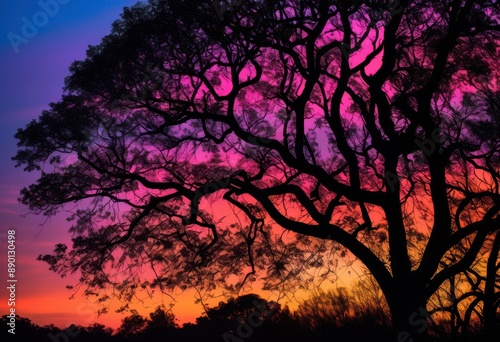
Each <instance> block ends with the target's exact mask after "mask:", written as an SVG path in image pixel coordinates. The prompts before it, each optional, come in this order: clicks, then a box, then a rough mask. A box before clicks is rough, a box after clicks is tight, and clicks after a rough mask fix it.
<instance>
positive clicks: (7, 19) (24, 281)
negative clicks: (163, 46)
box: [0, 0, 137, 326]
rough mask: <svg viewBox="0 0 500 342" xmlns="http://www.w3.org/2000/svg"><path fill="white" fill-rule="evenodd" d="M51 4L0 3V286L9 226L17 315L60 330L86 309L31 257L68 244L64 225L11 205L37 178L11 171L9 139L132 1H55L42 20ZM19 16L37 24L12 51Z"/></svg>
mask: <svg viewBox="0 0 500 342" xmlns="http://www.w3.org/2000/svg"><path fill="white" fill-rule="evenodd" d="M54 1H55V0H42V1H40V2H39V1H36V0H31V1H27V0H4V1H2V2H0V36H1V37H0V56H1V58H0V62H1V64H0V104H1V107H0V108H1V120H2V122H1V125H0V139H1V140H0V146H1V148H0V161H1V165H2V167H1V168H0V222H1V224H0V240H1V241H0V255H2V256H5V257H2V258H0V274H1V275H2V276H1V277H0V281H1V282H2V283H5V282H6V278H7V275H6V273H7V267H6V261H7V260H6V259H7V253H6V251H7V244H6V240H5V233H6V231H7V230H9V229H15V230H16V231H17V244H16V247H17V249H16V250H17V279H18V289H17V303H16V307H17V311H16V313H17V314H19V315H21V316H22V317H28V318H30V319H32V320H33V321H34V322H35V323H38V324H42V325H43V324H47V323H56V325H59V324H60V325H63V326H65V325H66V324H67V323H68V322H69V321H71V320H74V321H75V322H77V323H81V324H83V325H87V324H86V323H87V321H90V320H91V319H90V317H91V316H92V314H91V313H90V312H91V311H90V310H89V308H88V307H87V308H85V307H84V306H81V302H82V300H80V302H79V303H74V302H70V301H69V300H67V297H68V296H69V295H70V292H69V291H67V290H66V289H65V285H66V284H67V283H68V282H67V280H61V279H60V278H59V277H58V276H57V275H56V274H54V273H52V272H49V271H48V265H47V264H45V263H42V262H39V261H36V260H35V259H36V257H37V256H38V255H39V254H45V253H50V252H51V251H52V250H53V248H54V244H55V243H56V242H60V241H68V240H69V236H68V233H67V227H68V223H67V222H66V221H65V215H64V214H63V215H59V216H58V217H55V218H53V219H51V220H49V221H47V222H46V223H45V224H44V225H43V226H41V224H42V223H43V222H44V221H45V219H46V218H45V217H37V216H34V215H27V216H26V215H25V214H28V209H27V208H26V207H24V206H23V205H21V204H18V203H17V198H18V197H19V190H20V189H21V188H22V187H24V186H26V185H28V184H30V183H31V182H33V181H34V180H35V179H36V176H37V175H36V174H28V173H26V172H23V171H22V169H20V168H15V167H14V162H13V161H11V157H12V156H14V155H15V153H16V141H15V139H14V134H15V132H16V131H17V129H18V128H21V127H25V126H26V124H28V123H29V122H30V121H31V120H33V119H35V118H37V117H38V116H39V115H40V113H41V111H42V110H43V109H47V108H48V104H49V103H50V102H55V101H57V100H59V99H60V97H61V93H62V87H63V84H64V78H65V77H66V76H67V75H68V68H69V66H70V64H71V63H72V62H73V61H75V60H81V59H83V58H84V57H85V51H86V49H87V47H88V45H95V44H98V43H99V42H100V40H101V38H102V37H104V36H105V35H106V34H108V33H109V32H110V30H111V23H112V22H113V21H114V20H116V19H118V18H119V14H120V13H121V12H122V9H123V7H124V6H131V5H133V4H135V3H136V2H137V1H136V0H86V1H82V0H69V1H68V0H59V2H60V3H61V4H59V6H58V7H59V8H57V7H55V6H51V8H52V11H53V13H52V14H53V16H46V15H45V17H44V14H41V12H40V11H42V7H41V5H40V3H50V2H54ZM49 10H50V9H49ZM42 13H43V12H42ZM23 17H25V18H26V19H27V20H29V21H30V22H33V20H38V24H39V25H40V27H39V29H38V32H37V33H36V34H34V35H33V37H31V38H29V39H27V43H21V44H19V45H18V46H17V49H18V51H17V53H16V51H15V49H14V47H13V44H12V43H11V41H10V39H9V37H14V35H18V36H19V37H22V35H23V31H22V30H23V25H25V24H24V22H23ZM45 19H47V20H46V23H44V22H43V20H45ZM40 20H42V21H40ZM11 33H12V34H11ZM28 33H29V32H28ZM13 34H14V35H13ZM79 305H80V306H79ZM7 313H8V309H7V291H6V289H5V286H1V290H0V315H2V316H3V315H5V314H7ZM73 318H74V319H73Z"/></svg>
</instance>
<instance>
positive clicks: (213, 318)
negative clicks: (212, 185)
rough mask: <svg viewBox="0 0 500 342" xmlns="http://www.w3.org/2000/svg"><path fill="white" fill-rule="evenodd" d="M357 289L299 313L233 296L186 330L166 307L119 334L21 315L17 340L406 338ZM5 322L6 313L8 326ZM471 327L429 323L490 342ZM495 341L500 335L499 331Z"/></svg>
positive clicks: (326, 295)
mask: <svg viewBox="0 0 500 342" xmlns="http://www.w3.org/2000/svg"><path fill="white" fill-rule="evenodd" d="M358 285H360V286H357V287H353V288H352V289H349V290H348V289H346V288H342V287H340V288H336V289H331V290H328V291H324V290H315V291H313V294H312V296H311V297H310V298H309V299H308V300H305V301H304V302H302V304H301V305H300V306H299V307H298V309H297V310H295V311H294V312H291V311H290V309H289V308H288V307H283V308H282V307H281V305H280V304H279V303H276V302H273V301H266V300H264V299H262V298H261V297H259V296H258V295H255V294H249V295H244V296H241V297H238V298H231V299H229V300H228V301H226V302H220V303H219V304H218V305H217V306H216V307H212V308H208V309H207V310H206V312H205V313H204V314H203V315H202V316H200V317H198V318H196V322H195V323H185V324H183V325H182V327H180V326H179V325H178V323H176V318H175V315H174V314H173V313H171V312H169V311H168V310H166V309H165V308H164V307H157V308H156V310H155V311H154V312H151V313H150V314H149V317H147V318H146V317H143V316H141V315H140V314H139V313H138V312H137V311H134V310H131V313H130V315H129V316H127V317H125V318H124V319H123V320H122V323H121V325H120V327H118V329H116V330H113V329H111V328H108V327H106V326H104V325H102V324H99V323H93V324H91V325H89V326H88V327H82V326H75V325H72V326H69V327H67V328H65V329H61V328H58V327H55V326H54V325H53V324H51V325H46V326H43V327H41V326H38V325H36V324H34V323H32V322H31V320H30V319H28V318H23V317H17V322H16V335H17V336H16V337H17V338H24V337H26V338H29V340H30V341H51V342H54V341H56V342H80V341H82V342H83V341H85V342H87V341H92V342H107V341H126V342H135V341H171V342H191V341H206V342H219V341H224V342H253V341H255V342H257V341H259V342H266V341H273V342H275V341H279V340H281V341H287V340H290V341H291V340H299V341H315V342H316V341H318V342H323V341H366V340H370V341H379V340H382V341H390V340H397V338H398V335H399V336H406V335H404V334H402V333H401V332H397V331H395V330H393V328H392V327H391V320H390V315H389V312H388V308H387V305H386V304H384V301H383V299H382V300H377V297H378V296H381V295H382V294H381V293H380V291H379V290H376V288H374V287H370V286H369V283H368V282H360V284H358ZM499 318H500V316H498V315H497V321H499ZM6 322H7V316H6V315H4V316H3V317H2V326H3V327H5V326H6ZM469 325H470V327H471V328H470V329H469V330H467V331H465V332H463V333H462V334H458V335H457V334H456V333H454V327H453V326H451V327H450V322H449V321H446V320H434V319H429V320H428V321H427V322H426V323H425V324H424V327H425V329H428V333H429V334H430V336H432V338H433V340H435V341H483V340H486V336H485V335H484V334H483V332H482V331H483V329H482V324H481V322H480V321H477V322H471V323H469ZM403 333H404V332H403ZM6 335H10V334H8V333H7V329H2V336H3V337H2V340H5V339H4V337H5V336H6ZM10 337H12V336H10ZM496 337H497V338H498V337H500V334H499V332H498V331H497V335H496Z"/></svg>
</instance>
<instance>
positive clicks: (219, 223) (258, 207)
mask: <svg viewBox="0 0 500 342" xmlns="http://www.w3.org/2000/svg"><path fill="white" fill-rule="evenodd" d="M215 3H216V4H219V2H215ZM221 3H224V4H226V1H221ZM229 3H230V4H231V6H222V7H221V6H214V2H213V1H209V0H193V1H166V0H151V1H149V3H139V4H137V5H135V6H133V7H131V8H126V9H125V10H124V12H123V14H122V19H121V20H118V21H116V22H115V23H114V24H113V28H112V33H111V34H110V35H108V36H106V37H105V38H104V39H103V40H102V42H101V44H99V45H97V46H91V47H89V49H88V51H87V58H86V59H85V60H84V61H77V62H75V63H73V65H72V66H71V69H70V70H71V75H70V76H69V77H68V78H67V79H66V86H65V92H64V94H63V96H62V99H61V100H60V101H59V102H57V103H54V104H51V107H50V109H49V110H47V111H44V112H43V113H42V115H41V116H40V118H39V119H38V120H36V121H33V122H31V123H30V124H29V125H28V126H27V127H26V128H24V129H21V130H19V131H18V133H17V134H16V137H17V139H18V140H19V151H18V153H17V155H16V156H15V157H14V159H15V160H16V161H17V162H18V165H19V166H21V165H22V166H24V169H25V170H27V171H34V170H37V171H41V176H40V178H39V180H38V181H37V183H36V184H33V185H31V186H29V187H28V188H26V189H23V190H22V193H21V195H22V197H21V201H22V203H25V204H27V205H29V207H30V208H31V209H32V210H33V211H34V212H36V213H44V214H46V215H53V214H55V213H56V212H58V211H59V210H61V209H62V208H63V207H64V206H65V207H66V208H70V204H71V203H74V202H77V203H79V204H80V205H79V206H78V207H76V209H74V213H73V214H72V216H71V217H70V219H72V220H73V222H74V224H73V226H72V227H71V229H70V231H71V233H73V234H74V237H73V246H72V248H68V247H67V246H65V245H58V246H57V248H56V251H55V253H54V254H53V255H45V256H40V259H41V260H44V261H46V262H48V263H49V264H50V268H51V269H52V270H54V271H56V272H58V273H60V274H62V275H64V274H66V273H67V272H74V271H80V272H81V273H82V278H81V279H82V283H84V284H85V285H86V286H88V289H87V291H88V292H89V293H93V292H96V291H98V292H99V293H103V289H105V288H107V287H108V286H113V287H115V288H116V289H118V290H119V291H118V292H119V293H120V295H121V296H122V297H121V298H122V300H123V301H124V302H127V301H128V300H130V299H131V298H132V296H133V293H134V291H136V290H137V289H138V288H141V286H142V287H149V288H153V289H161V290H168V289H172V288H175V287H180V288H182V289H185V288H190V287H198V288H202V289H203V290H204V291H211V290H213V289H215V288H216V287H223V286H224V287H225V288H226V289H227V290H231V291H237V290H238V289H240V288H241V286H242V285H243V284H244V283H251V282H253V281H256V280H260V281H262V282H263V283H264V286H265V288H266V289H271V290H281V291H292V290H293V289H295V288H299V287H301V286H302V287H303V288H307V287H309V286H311V282H313V281H315V280H318V279H319V280H322V279H325V278H329V277H335V266H336V262H337V260H339V259H342V258H349V257H350V256H353V257H355V258H357V259H359V260H360V261H361V262H362V263H363V264H364V265H365V266H366V267H367V268H368V269H369V270H370V272H371V273H372V274H373V276H374V277H375V279H376V280H377V282H378V284H379V285H380V288H381V290H382V292H383V293H384V296H385V298H386V300H387V303H388V307H389V309H390V312H391V315H392V319H393V324H394V325H395V326H396V327H397V328H398V329H399V330H405V331H409V332H411V333H412V334H415V335H418V332H416V331H415V328H414V327H412V326H411V324H409V322H408V319H409V317H410V316H411V314H412V313H414V312H418V310H419V308H420V307H425V306H426V302H427V300H428V299H429V298H430V297H431V296H432V295H433V294H434V293H435V292H436V291H437V290H438V289H439V288H440V287H441V286H442V285H443V283H444V282H445V281H446V280H447V279H449V278H450V277H452V276H453V275H456V274H458V273H460V272H464V271H465V270H466V269H467V268H468V267H469V266H470V265H471V264H472V263H473V262H474V260H475V259H476V256H477V255H478V253H479V251H480V250H481V249H482V248H483V246H484V243H485V240H486V239H487V238H488V237H489V236H491V234H492V233H493V232H494V231H496V230H498V227H499V223H500V217H499V215H498V213H499V208H500V196H499V178H500V177H499V172H498V170H499V157H500V154H499V146H500V144H499V139H498V128H499V111H498V72H499V70H500V68H499V60H500V59H499V58H498V39H499V29H500V22H499V20H500V19H499V15H500V10H499V8H498V4H496V2H495V1H484V0H482V1H471V0H445V1H432V0H421V1H403V0H402V1H400V2H394V1H349V2H347V1H336V0H319V1H312V0H306V1H298V0H286V1H285V0H277V1H259V0H249V1H241V2H240V1H229ZM395 5H397V6H395ZM221 8H224V9H225V11H224V12H223V13H222V12H221V10H220V9H221ZM232 212H233V213H234V215H233V214H231V213H232ZM123 213H124V214H123ZM411 231H413V232H415V231H418V232H420V233H419V234H421V235H422V236H423V239H424V242H425V243H424V247H423V249H420V250H417V251H414V252H412V244H411V243H410V242H411V241H410V240H411V239H410V235H411V236H413V237H415V234H413V233H412V234H410V233H409V232H411ZM283 232H287V234H283ZM413 237H412V238H413ZM464 241H465V242H466V243H467V244H468V246H469V248H468V249H466V250H463V249H460V248H457V246H459V245H461V244H463V243H464ZM449 254H453V255H454V260H453V261H449V262H448V261H447V262H446V265H445V266H446V267H444V266H443V263H442V262H443V260H445V257H446V256H447V255H449ZM446 260H448V259H446ZM145 265H147V266H148V267H149V268H150V269H151V270H153V273H152V274H153V275H152V276H148V275H145V274H141V273H139V272H138V270H139V269H140V268H141V267H143V266H145ZM313 275H321V276H319V277H314V276H313ZM415 338H417V336H415Z"/></svg>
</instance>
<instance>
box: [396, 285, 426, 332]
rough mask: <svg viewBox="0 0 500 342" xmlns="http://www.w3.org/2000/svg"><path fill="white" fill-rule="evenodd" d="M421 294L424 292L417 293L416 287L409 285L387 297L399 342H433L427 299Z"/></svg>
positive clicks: (397, 289)
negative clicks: (430, 333)
mask: <svg viewBox="0 0 500 342" xmlns="http://www.w3.org/2000/svg"><path fill="white" fill-rule="evenodd" d="M421 293H423V291H416V290H415V286H413V285H408V286H405V287H398V288H396V290H395V291H394V292H393V293H392V294H390V295H389V296H387V295H386V297H387V302H388V304H389V309H390V311H391V316H392V323H393V326H394V328H395V330H396V332H397V338H396V341H398V342H420V341H425V342H427V341H431V338H430V336H429V329H428V327H429V320H430V314H429V313H428V312H427V310H426V299H424V298H422V296H421V295H419V294H421Z"/></svg>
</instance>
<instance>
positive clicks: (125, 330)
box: [115, 310, 147, 341]
mask: <svg viewBox="0 0 500 342" xmlns="http://www.w3.org/2000/svg"><path fill="white" fill-rule="evenodd" d="M146 326H147V321H146V319H145V318H144V317H143V316H141V315H139V313H138V312H137V311H135V310H131V315H130V316H127V317H125V318H124V319H122V324H121V325H120V327H119V328H118V329H117V331H116V335H115V336H116V337H117V338H118V340H123V341H139V340H140V337H139V335H141V334H143V333H144V331H145V329H146Z"/></svg>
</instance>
